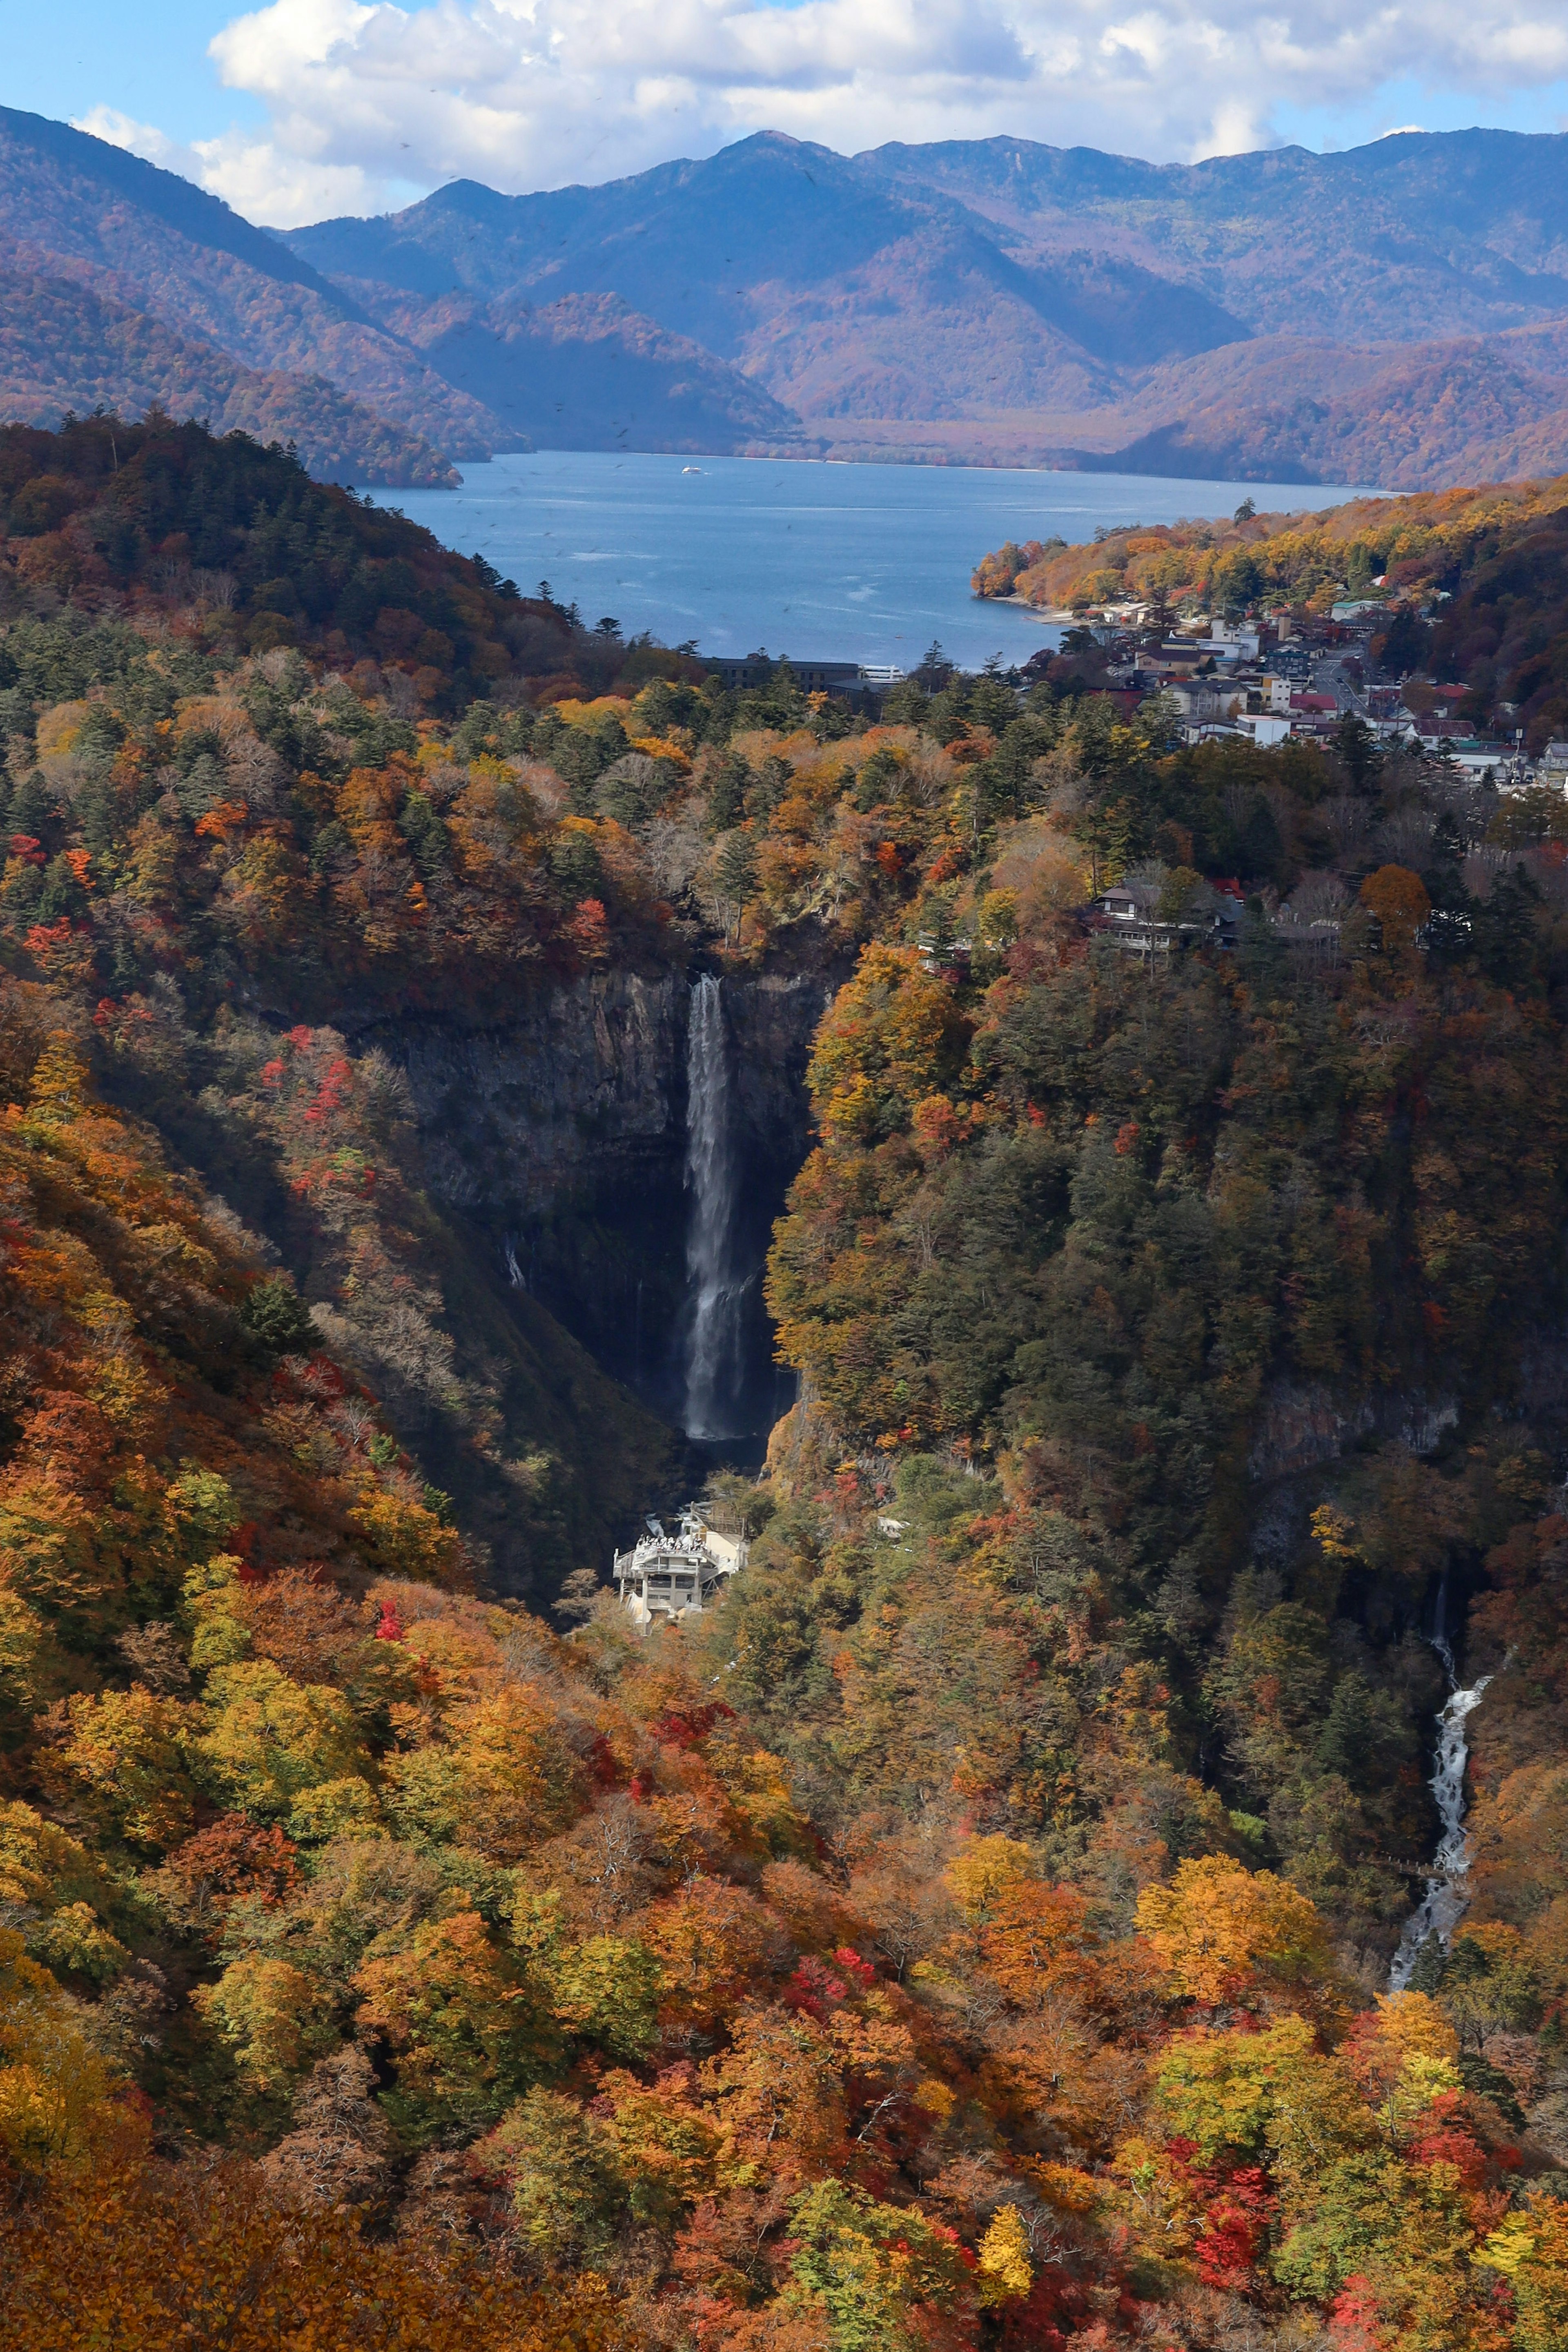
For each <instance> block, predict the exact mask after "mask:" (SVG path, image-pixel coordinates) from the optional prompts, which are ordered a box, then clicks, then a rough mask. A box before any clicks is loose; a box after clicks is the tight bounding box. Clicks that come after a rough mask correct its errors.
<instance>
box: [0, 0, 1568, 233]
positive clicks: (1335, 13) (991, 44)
mask: <svg viewBox="0 0 1568 2352" xmlns="http://www.w3.org/2000/svg"><path fill="white" fill-rule="evenodd" d="M1412 58H1420V59H1421V60H1422V63H1423V70H1422V72H1421V73H1420V74H1419V75H1417V74H1414V73H1412V72H1411V70H1410V60H1411V59H1412ZM0 59H3V67H0V96H3V97H4V99H5V102H7V103H9V104H11V105H14V106H21V107H26V108H30V109H32V110H36V111H37V112H39V113H43V114H48V115H52V116H55V117H57V118H59V119H62V120H67V121H75V122H78V123H79V124H81V125H82V126H83V127H85V128H89V129H91V130H94V131H98V132H99V135H101V136H104V137H108V138H111V139H114V140H115V141H117V142H119V143H120V144H122V145H125V146H129V147H132V148H134V149H135V150H136V151H137V152H140V153H142V154H146V155H148V156H150V157H151V158H152V160H153V161H155V162H158V163H164V164H167V165H168V166H170V167H171V168H172V169H174V170H177V171H182V172H184V173H187V174H188V175H189V176H190V177H192V178H193V179H196V180H198V181H200V182H201V183H202V184H204V185H205V186H208V187H210V188H212V189H214V191H215V192H216V193H217V194H222V195H224V196H226V197H227V198H228V200H229V201H230V202H231V203H233V204H235V205H237V206H238V208H239V209H240V210H241V211H243V212H246V213H247V214H248V215H250V216H251V217H252V218H253V219H259V220H266V221H269V222H273V223H276V224H277V225H279V226H287V225H288V224H290V223H292V222H297V221H299V220H305V219H311V218H317V217H319V216H321V215H323V214H326V213H329V212H346V211H355V212H365V211H380V210H386V209H388V208H390V207H391V206H392V205H396V204H398V203H401V202H406V201H408V200H409V198H410V197H412V196H413V195H416V194H421V193H423V191H424V190H426V189H428V188H430V187H433V186H437V185H439V184H441V183H442V182H443V181H444V180H448V179H451V178H454V177H456V176H458V175H460V174H467V175H469V176H472V177H474V178H476V179H480V180H485V181H487V182H488V183H489V184H491V185H493V186H497V187H503V188H510V189H519V188H531V187H543V186H555V185H559V184H562V183H564V182H566V181H569V180H574V179H581V180H590V181H598V180H603V179H608V178H612V177H615V176H617V175H618V174H620V173H627V172H634V171H639V170H642V169H644V168H645V167H646V166H647V165H649V164H651V163H657V162H661V161H664V160H665V159H666V158H668V157H670V156H673V155H680V154H702V153H709V152H712V151H713V150H714V149H715V148H716V147H719V146H722V145H724V144H725V143H727V141H729V140H731V139H735V138H738V137H744V136H745V135H746V134H747V132H748V131H754V130H758V129H764V128H768V129H777V130H782V131H789V132H792V133H793V134H794V135H796V136H798V137H801V138H810V139H820V140H821V141H822V142H824V143H825V144H827V145H829V146H831V147H836V148H838V149H840V150H841V151H845V152H850V151H852V150H854V149H855V148H859V147H866V146H871V145H874V144H877V143H879V142H881V141H883V140H885V139H892V138H902V139H911V140H919V139H936V138H976V137H987V136H992V135H998V134H1006V135H1017V136H1021V137H1025V138H1031V139H1040V140H1045V141H1048V142H1052V143H1056V144H1061V145H1067V144H1079V143H1082V144H1085V145H1093V146H1100V147H1107V148H1112V149H1114V150H1116V151H1118V152H1123V153H1127V154H1141V155H1147V156H1150V157H1153V158H1155V160H1159V161H1189V160H1193V159H1196V158H1197V157H1198V156H1201V155H1206V154H1216V153H1231V152H1239V151H1241V150H1244V149H1247V148H1251V147H1258V146H1266V145H1271V144H1274V143H1277V142H1280V141H1281V140H1295V141H1300V142H1301V143H1302V144H1303V145H1306V146H1309V147H1314V148H1318V149H1325V148H1335V147H1345V146H1354V145H1357V144H1360V143H1361V142H1364V141H1367V140H1371V139H1375V138H1377V137H1379V136H1381V135H1382V134H1383V133H1384V132H1385V131H1391V130H1397V129H1403V128H1406V127H1407V126H1411V125H1416V126H1419V127H1421V128H1423V129H1427V130H1454V129H1460V128H1464V127H1466V126H1468V125H1469V124H1473V123H1478V122H1479V123H1488V124H1494V125H1497V126H1499V127H1501V128H1506V129H1510V130H1516V131H1556V130H1559V129H1560V128H1562V127H1563V123H1564V121H1565V120H1568V8H1565V7H1564V5H1563V0H1488V5H1487V6H1486V7H1485V8H1484V9H1478V8H1477V7H1476V6H1475V5H1473V0H1379V5H1378V6H1377V7H1376V8H1375V9H1373V10H1369V9H1368V8H1367V7H1366V5H1365V0H1270V12H1269V13H1268V14H1264V13H1263V12H1262V11H1260V9H1259V7H1258V6H1257V0H1125V5H1124V7H1123V8H1122V9H1120V10H1119V9H1118V7H1117V5H1116V0H790V5H769V0H405V5H401V6H400V5H393V0H375V5H368V0H262V5H257V6H253V7H251V8H249V9H248V10H247V9H245V8H243V7H236V6H235V5H233V0H153V5H152V6H151V7H142V8H137V7H135V6H133V5H130V6H128V5H125V0H113V5H111V4H110V0H59V5H57V6H55V7H54V8H53V9H46V8H42V7H33V8H31V9H27V10H24V9H23V8H22V7H20V6H19V5H18V0H8V5H6V7H5V40H4V44H3V46H0Z"/></svg>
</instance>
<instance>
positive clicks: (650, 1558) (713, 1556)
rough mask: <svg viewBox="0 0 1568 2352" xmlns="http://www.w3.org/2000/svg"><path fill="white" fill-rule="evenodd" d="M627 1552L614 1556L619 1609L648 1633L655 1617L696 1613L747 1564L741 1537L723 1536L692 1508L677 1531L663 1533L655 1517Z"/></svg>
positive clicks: (709, 1602)
mask: <svg viewBox="0 0 1568 2352" xmlns="http://www.w3.org/2000/svg"><path fill="white" fill-rule="evenodd" d="M648 1528H649V1532H648V1534H647V1535H645V1536H642V1537H640V1538H638V1540H637V1542H636V1543H635V1544H634V1545H633V1546H632V1549H631V1550H630V1551H618V1552H617V1553H616V1555H615V1568H614V1579H615V1584H616V1589H617V1591H619V1593H620V1596H621V1601H622V1606H623V1607H624V1608H625V1610H626V1612H627V1614H628V1615H629V1616H630V1617H631V1619H632V1622H633V1623H634V1624H635V1625H636V1626H637V1627H638V1629H639V1630H640V1631H641V1632H643V1633H646V1632H647V1630H648V1627H649V1626H650V1625H652V1624H653V1622H654V1620H655V1619H657V1618H661V1617H664V1618H669V1617H685V1616H687V1615H692V1616H696V1615H700V1613H701V1612H702V1611H703V1610H704V1609H706V1608H709V1607H711V1605H712V1603H713V1602H714V1601H715V1600H716V1598H717V1596H718V1594H719V1593H720V1592H721V1591H722V1590H723V1588H724V1587H725V1585H726V1584H727V1583H728V1581H729V1580H730V1578H731V1577H732V1576H737V1575H738V1574H739V1572H740V1570H742V1569H743V1568H744V1567H745V1566H746V1559H747V1550H748V1546H747V1541H746V1538H745V1537H744V1536H743V1535H739V1534H734V1535H727V1534H725V1533H724V1532H723V1530H722V1529H720V1528H716V1527H715V1526H714V1525H713V1524H712V1522H711V1521H710V1520H709V1519H707V1518H706V1517H704V1515H703V1513H702V1512H700V1511H699V1510H697V1509H696V1508H695V1506H694V1507H692V1508H691V1509H688V1510H685V1511H683V1512H682V1513H681V1524H680V1530H679V1532H678V1533H677V1534H675V1535H667V1534H666V1533H665V1531H664V1526H663V1524H662V1523H661V1522H660V1521H659V1520H658V1519H650V1520H649V1522H648Z"/></svg>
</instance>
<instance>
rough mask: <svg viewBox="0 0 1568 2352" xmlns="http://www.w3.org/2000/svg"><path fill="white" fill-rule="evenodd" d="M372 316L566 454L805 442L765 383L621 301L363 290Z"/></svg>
mask: <svg viewBox="0 0 1568 2352" xmlns="http://www.w3.org/2000/svg"><path fill="white" fill-rule="evenodd" d="M363 293H364V299H365V301H366V304H367V307H373V306H376V304H377V298H378V297H380V298H381V303H380V307H379V310H378V315H379V316H380V317H381V318H382V320H383V322H384V323H385V324H386V325H388V326H389V327H391V328H392V329H393V330H394V331H401V332H402V333H404V334H405V335H406V337H407V339H408V341H409V342H410V343H411V345H413V347H414V348H415V349H416V350H418V351H419V352H421V353H422V354H423V357H424V359H425V360H426V362H428V364H429V365H430V366H431V367H433V368H434V369H435V370H436V372H437V373H439V374H440V375H441V376H442V377H443V378H444V380H445V381H446V382H447V383H451V384H453V385H455V387H456V388H457V389H458V390H460V391H462V392H465V393H468V394H472V395H473V397H474V398H475V399H476V400H477V401H480V402H482V403H483V404H485V406H486V408H487V409H488V411H489V412H490V414H491V415H494V416H496V417H498V418H499V419H500V421H501V424H502V425H503V427H504V428H505V429H506V430H507V432H508V433H509V434H513V435H522V436H528V438H529V439H531V440H534V441H537V442H538V443H539V444H540V445H541V446H546V447H549V448H556V449H612V448H632V449H674V450H685V451H691V452H695V451H699V450H724V449H736V448H740V447H744V446H746V445H747V444H748V443H752V442H759V443H762V444H764V445H765V446H768V448H769V449H771V450H778V449H779V448H783V447H787V446H789V444H790V443H791V442H794V443H797V444H798V445H799V446H800V450H801V452H802V454H804V453H805V452H807V451H808V450H811V449H814V448H816V447H818V446H821V445H820V444H818V443H813V442H810V441H808V440H807V439H805V438H804V437H803V436H802V435H801V432H800V422H799V420H798V419H797V418H796V417H795V416H794V415H792V413H791V412H790V411H789V409H788V408H786V407H784V406H783V404H781V403H780V402H779V401H777V400H775V399H773V398H772V396H771V395H770V394H768V393H767V392H765V391H764V390H763V388H762V386H761V385H760V384H759V383H753V382H752V380H751V378H750V377H749V376H745V375H742V374H741V373H740V371H739V370H738V369H737V368H734V367H731V366H730V364H729V363H728V362H727V361H726V360H721V359H716V358H715V356H714V354H713V353H712V352H709V351H705V350H704V348H703V346H702V345H701V344H700V343H696V342H693V341H691V340H690V338H689V337H688V336H685V335H675V334H672V333H670V331H668V329H666V328H664V327H661V326H659V325H658V324H657V323H656V322H655V321H654V320H652V319H649V318H645V317H643V315H642V313H641V312H639V311H636V310H632V309H631V307H630V306H629V305H628V304H627V303H625V302H623V301H622V299H620V297H619V296H618V295H615V294H566V295H562V296H561V297H560V298H559V300H557V301H554V302H547V303H545V304H544V305H543V306H542V307H541V308H539V309H537V310H536V309H535V307H534V306H533V304H532V303H530V302H528V300H526V299H523V298H521V297H513V298H512V299H509V300H500V301H497V302H490V303H484V302H478V301H476V300H475V299H472V298H471V297H469V296H466V295H456V296H447V297H445V298H443V299H435V300H431V301H425V300H421V299H419V298H417V297H414V298H410V297H408V296H406V295H400V296H397V297H394V298H393V299H392V300H391V301H388V300H387V299H385V298H386V289H384V288H377V287H366V288H364V289H363Z"/></svg>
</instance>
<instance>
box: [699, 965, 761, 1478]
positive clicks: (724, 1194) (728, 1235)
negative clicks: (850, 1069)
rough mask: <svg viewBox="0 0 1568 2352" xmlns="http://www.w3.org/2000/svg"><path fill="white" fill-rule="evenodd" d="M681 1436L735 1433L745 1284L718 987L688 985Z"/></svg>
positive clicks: (708, 981) (713, 982)
mask: <svg viewBox="0 0 1568 2352" xmlns="http://www.w3.org/2000/svg"><path fill="white" fill-rule="evenodd" d="M686 1186H687V1190H688V1191H689V1192H690V1194H691V1209H690V1221H689V1223H688V1224H687V1227H686V1279H687V1286H688V1297H689V1304H688V1309H687V1311H688V1314H689V1317H690V1321H689V1324H688V1328H687V1333H686V1405H685V1422H686V1434H687V1435H688V1436H689V1437H728V1436H732V1435H734V1433H735V1430H734V1420H735V1406H736V1400H737V1396H738V1393H739V1390H740V1383H741V1367H742V1349H741V1341H742V1315H743V1310H744V1305H745V1298H746V1292H747V1282H746V1280H745V1277H744V1276H743V1275H742V1273H741V1270H740V1268H739V1267H738V1266H737V1264H736V1254H735V1240H736V1232H735V1227H736V1206H737V1169H736V1158H735V1134H734V1121H733V1118H732V1115H731V1106H730V1080H729V1057H728V1055H727V1052H726V1050H725V1034H724V1008H723V1004H722V1003H721V1000H720V994H719V983H718V982H717V981H716V980H714V979H711V978H709V977H707V976H706V975H705V977H704V978H703V979H701V980H699V981H697V982H695V984H694V986H693V988H692V1006H691V1025H690V1028H689V1030H688V1032H687V1043H686Z"/></svg>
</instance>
